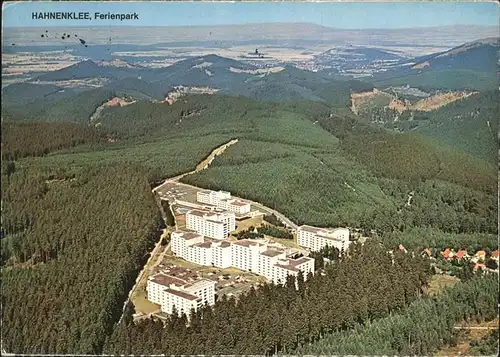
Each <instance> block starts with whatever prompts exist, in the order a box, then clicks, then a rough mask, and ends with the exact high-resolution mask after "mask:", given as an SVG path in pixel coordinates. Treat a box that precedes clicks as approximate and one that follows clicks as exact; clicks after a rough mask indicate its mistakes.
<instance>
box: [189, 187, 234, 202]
mask: <svg viewBox="0 0 500 357" xmlns="http://www.w3.org/2000/svg"><path fill="white" fill-rule="evenodd" d="M230 198H231V193H229V192H227V191H211V190H203V191H198V192H197V193H196V200H197V201H198V202H202V203H206V204H209V205H214V206H217V204H218V203H219V201H221V200H224V199H230Z"/></svg>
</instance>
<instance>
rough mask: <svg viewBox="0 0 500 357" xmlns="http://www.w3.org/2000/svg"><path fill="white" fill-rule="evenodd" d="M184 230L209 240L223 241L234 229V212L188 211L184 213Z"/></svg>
mask: <svg viewBox="0 0 500 357" xmlns="http://www.w3.org/2000/svg"><path fill="white" fill-rule="evenodd" d="M186 228H187V229H191V230H194V231H196V232H198V234H201V235H204V236H207V237H210V238H215V239H225V238H227V237H228V236H229V233H231V232H232V231H234V229H235V228H236V217H235V214H234V212H227V211H225V212H212V211H202V210H190V211H188V212H187V213H186Z"/></svg>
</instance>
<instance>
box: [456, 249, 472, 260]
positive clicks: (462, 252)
mask: <svg viewBox="0 0 500 357" xmlns="http://www.w3.org/2000/svg"><path fill="white" fill-rule="evenodd" d="M455 258H456V259H465V258H469V255H468V254H467V251H466V250H464V249H460V250H459V251H458V252H457V254H455Z"/></svg>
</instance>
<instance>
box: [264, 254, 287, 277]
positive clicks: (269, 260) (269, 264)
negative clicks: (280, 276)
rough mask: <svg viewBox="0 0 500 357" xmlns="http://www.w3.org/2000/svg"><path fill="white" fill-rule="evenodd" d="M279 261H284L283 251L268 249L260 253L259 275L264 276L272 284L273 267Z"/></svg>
mask: <svg viewBox="0 0 500 357" xmlns="http://www.w3.org/2000/svg"><path fill="white" fill-rule="evenodd" d="M280 259H286V253H285V252H284V251H280V250H274V249H270V250H265V251H264V252H262V253H260V254H259V269H258V271H259V274H260V275H262V276H264V277H265V278H266V279H267V280H270V281H273V282H274V280H273V276H274V274H275V273H274V270H275V269H274V265H276V264H277V263H278V260H280Z"/></svg>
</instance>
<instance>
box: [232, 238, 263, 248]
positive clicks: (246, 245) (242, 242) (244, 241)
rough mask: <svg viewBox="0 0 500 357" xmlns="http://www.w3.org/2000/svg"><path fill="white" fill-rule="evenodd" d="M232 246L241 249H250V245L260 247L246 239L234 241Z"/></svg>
mask: <svg viewBox="0 0 500 357" xmlns="http://www.w3.org/2000/svg"><path fill="white" fill-rule="evenodd" d="M233 244H236V245H241V246H243V247H250V246H252V245H254V246H255V245H260V243H257V242H252V241H250V240H248V239H242V240H239V241H236V242H233Z"/></svg>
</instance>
